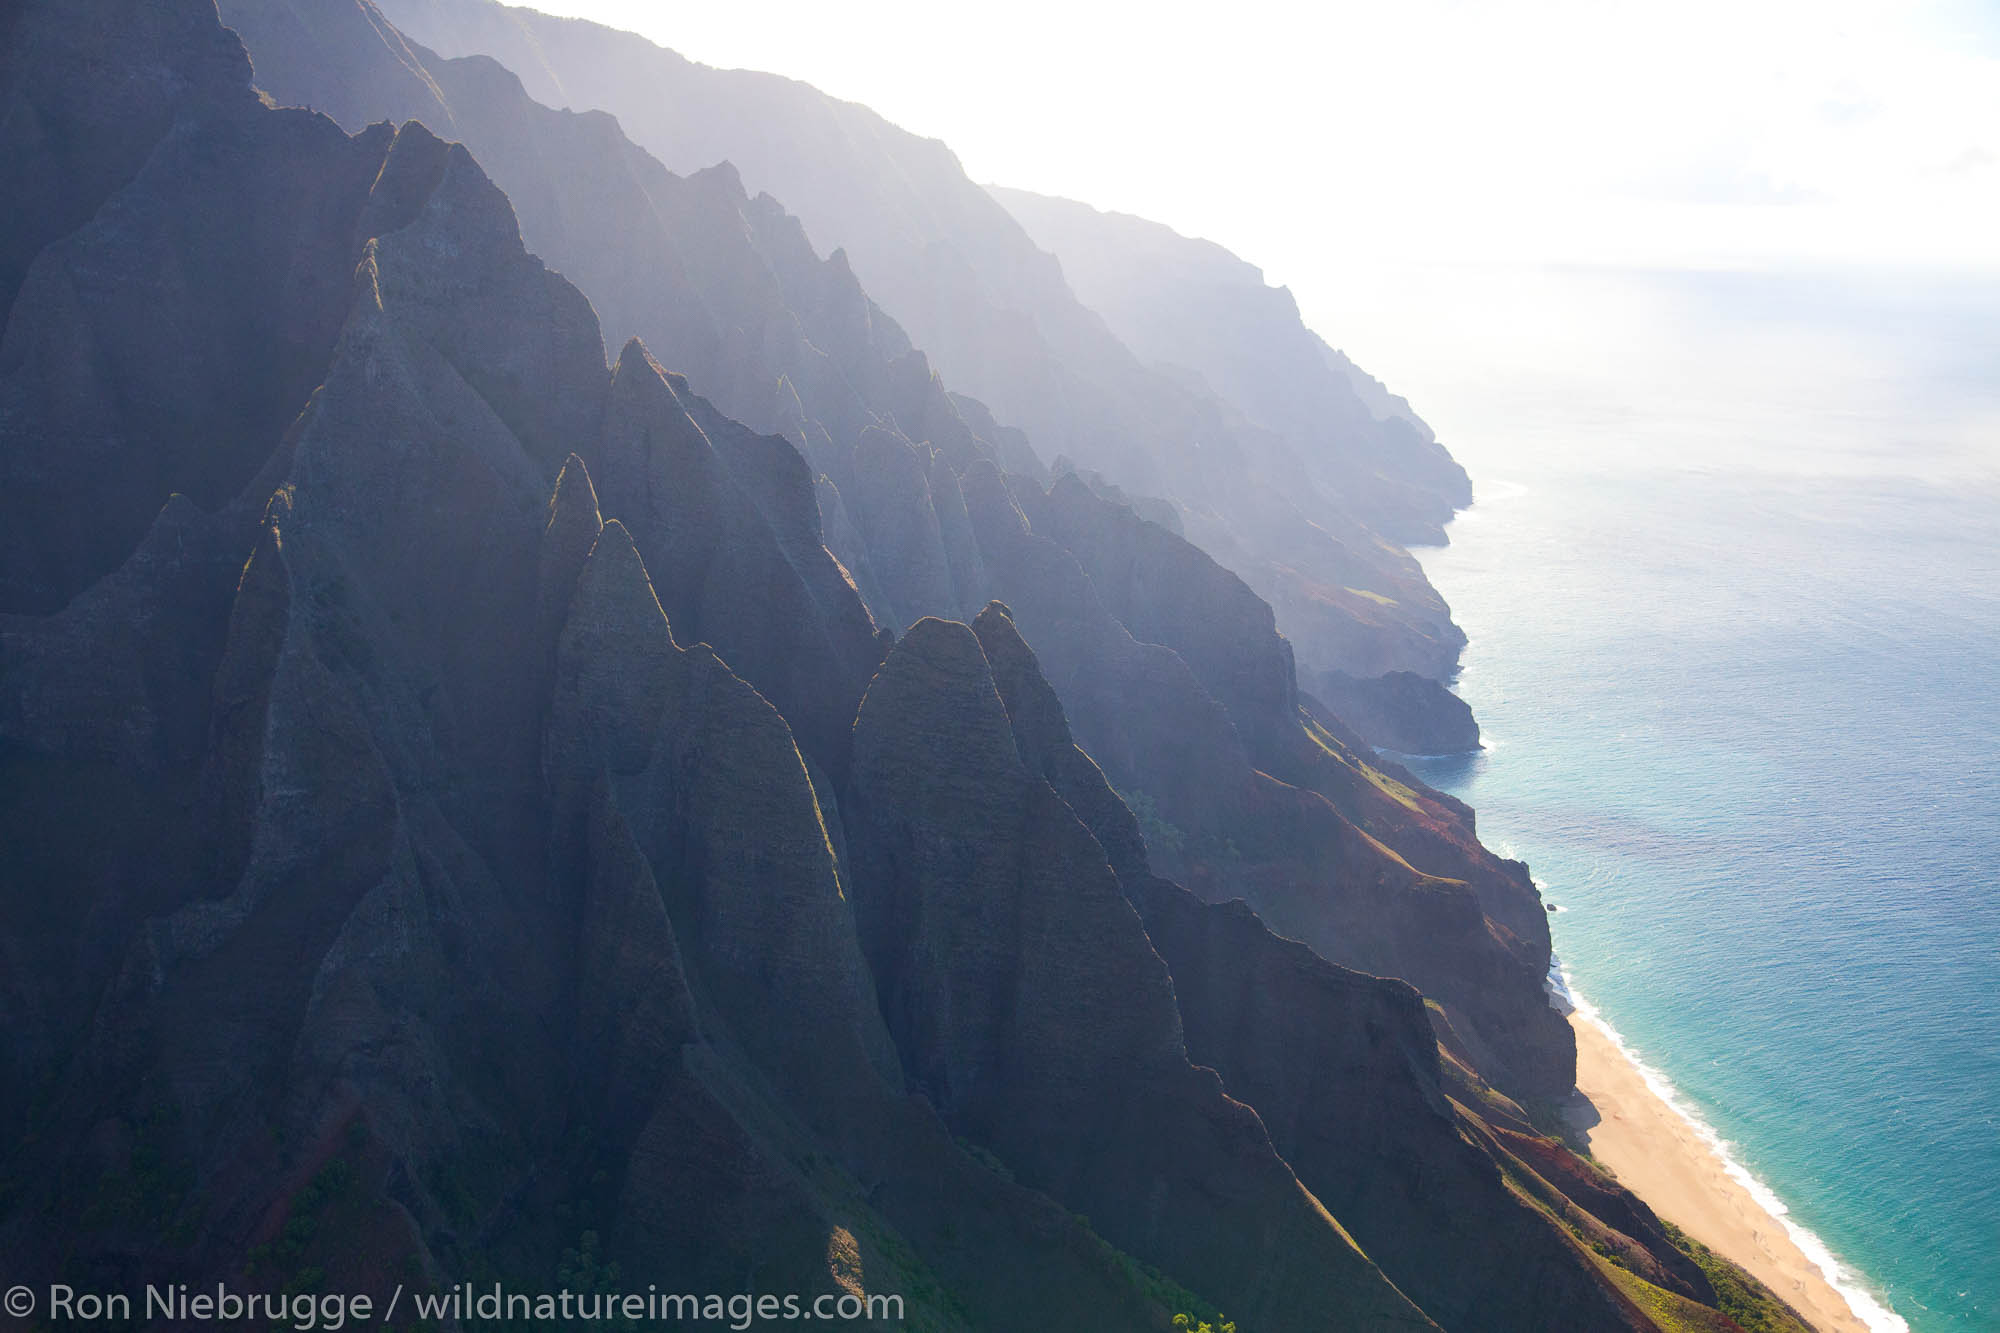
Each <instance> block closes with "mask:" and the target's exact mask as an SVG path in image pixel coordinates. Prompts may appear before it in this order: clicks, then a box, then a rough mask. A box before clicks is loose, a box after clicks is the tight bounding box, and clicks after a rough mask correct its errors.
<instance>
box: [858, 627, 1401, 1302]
mask: <svg viewBox="0 0 2000 1333" xmlns="http://www.w3.org/2000/svg"><path fill="white" fill-rule="evenodd" d="M844 810H845V812H846V816H847V824H848V836H849V839H850V842H851V845H852V846H853V848H854V851H855V876H854V882H855V885H856V892H857V899H856V903H855V910H856V917H857V920H858V921H859V923H860V925H861V929H862V935H863V941H864V945H865V947H866V948H867V951H868V954H869V961H870V964H871V966H872V967H873V970H874V974H875V978H876V985H877V988H878V992H879V994H880V996H881V1000H882V1009H883V1013H884V1016H885V1017H886V1019H887V1020H888V1023H889V1027H890V1031H891V1033H892V1034H893V1035H894V1036H895V1038H896V1040H897V1044H898V1046H899V1048H900V1049H901V1051H902V1053H903V1059H904V1063H905V1066H906V1068H907V1069H908V1071H909V1073H910V1077H911V1079H912V1080H913V1082H914V1084H915V1085H916V1086H917V1087H918V1088H920V1089H922V1090H923V1091H924V1092H925V1093H926V1094H927V1095H928V1096H929V1097H930V1099H931V1100H932V1101H933V1103H934V1104H936V1105H937V1107H938V1108H939V1111H940V1113H941V1114H942V1115H943V1116H944V1117H945V1120H946V1122H947V1123H948V1124H950V1125H951V1126H952V1127H953V1128H954V1130H957V1131H960V1132H963V1133H965V1134H967V1135H969V1136H970V1137H972V1138H974V1139H975V1140H977V1141H979V1142H981V1143H984V1144H986V1145H988V1146H989V1147H991V1148H992V1150H993V1151H994V1152H996V1153H997V1154H998V1155H999V1156H1000V1157H1001V1158H1002V1159H1003V1160H1005V1161H1006V1162H1008V1163H1009V1164H1010V1165H1012V1166H1013V1167H1014V1169H1015V1171H1016V1172H1017V1173H1018V1174H1019V1175H1020V1177H1021V1179H1022V1181H1023V1182H1024V1183H1027V1184H1032V1185H1034V1186H1036V1187H1037V1188H1040V1189H1043V1190H1045V1191H1047V1192H1048V1193H1050V1194H1052V1195H1054V1196H1055V1197H1056V1198H1058V1199H1060V1200H1062V1201H1063V1202H1064V1203H1065V1204H1067V1205H1068V1206H1070V1207H1071V1208H1074V1209H1076V1210H1078V1211H1081V1212H1087V1213H1088V1215H1089V1216H1090V1217H1091V1218H1092V1219H1093V1224H1094V1225H1095V1226H1096V1227H1097V1228H1098V1229H1099V1230H1101V1231H1102V1233H1103V1234H1104V1235H1105V1237H1106V1238H1107V1239H1109V1240H1110V1241H1111V1242H1112V1243H1113V1244H1115V1245H1117V1246H1119V1247H1120V1248H1121V1249H1124V1250H1127V1251H1129V1252H1131V1253H1134V1254H1137V1255H1139V1256H1140V1257H1142V1258H1144V1259H1146V1260H1148V1261H1149V1262H1151V1263H1154V1264H1156V1265H1158V1266H1159V1267H1160V1268H1162V1269H1164V1270H1166V1271H1168V1272H1173V1273H1177V1274H1182V1275H1184V1280H1185V1281H1187V1282H1188V1283H1190V1284H1191V1285H1192V1286H1194V1287H1195V1288H1196V1289H1197V1290H1200V1291H1202V1292H1203V1293H1205V1294H1207V1295H1208V1296H1209V1297H1210V1298H1211V1299H1213V1300H1216V1301H1218V1302H1220V1303H1222V1304H1223V1305H1224V1306H1225V1307H1226V1308H1228V1309H1230V1310H1233V1311H1239V1312H1241V1314H1242V1316H1243V1317H1244V1318H1246V1319H1250V1320H1255V1321H1257V1322H1258V1323H1260V1324H1263V1323H1270V1324H1283V1325H1292V1324H1297V1323H1300V1322H1301V1321H1309V1320H1311V1319H1312V1318H1314V1311H1315V1310H1318V1311H1322V1312H1323V1311H1328V1310H1333V1309H1339V1310H1341V1311H1342V1312H1343V1315H1344V1317H1348V1318H1352V1319H1353V1320H1354V1321H1355V1322H1357V1323H1359V1324H1361V1325H1363V1326H1366V1327H1383V1328H1388V1327H1402V1326H1409V1327H1420V1326H1424V1325H1426V1324H1427V1323H1428V1321H1426V1320H1425V1319H1424V1317H1423V1316H1422V1315H1421V1314H1419V1313H1418V1312H1417V1311H1416V1310H1415V1309H1414V1308H1413V1307H1411V1306H1409V1305H1408V1304H1407V1303H1406V1302H1404V1301H1403V1300H1402V1298H1401V1297H1400V1296H1399V1295H1398V1294H1397V1293H1396V1292H1395V1291H1394V1289H1393V1288H1391V1287H1389V1285H1388V1284H1387V1283H1386V1282H1384V1281H1383V1280H1382V1279H1381V1277H1380V1275H1379V1274H1378V1273H1377V1272H1376V1271H1375V1269H1374V1266H1373V1265H1372V1264H1370V1263H1369V1262H1368V1261H1367V1260H1366V1259H1365V1258H1364V1257H1363V1256H1362V1255H1361V1254H1360V1252H1359V1251H1357V1250H1356V1249H1354V1247H1353V1246H1352V1244H1351V1242H1349V1241H1348V1240H1347V1238H1346V1236H1345V1235H1344V1234H1343V1233H1342V1232H1341V1231H1340V1230H1339V1229H1338V1227H1336V1226H1335V1225H1334V1224H1333V1223H1332V1221H1331V1219H1329V1218H1328V1217H1327V1215H1326V1214H1325V1213H1324V1211H1322V1210H1321V1209H1320V1208H1319V1207H1318V1206H1317V1204H1316V1203H1315V1202H1314V1201H1313V1199H1312V1197H1311V1196H1310V1195H1309V1194H1307V1193H1306V1192H1305V1191H1304V1190H1302V1189H1300V1188H1299V1185H1298V1182H1297V1181H1296V1180H1295V1179H1294V1178H1293V1176H1292V1173H1291V1171H1290V1170H1289V1169H1288V1168H1287V1167H1286V1166H1285V1164H1284V1163H1283V1162H1282V1161H1281V1160H1279V1158H1278V1156H1277V1154H1276V1153H1274V1152H1272V1151H1271V1149H1270V1145H1269V1143H1268V1141H1267V1140H1266V1138H1265V1136H1264V1131H1263V1127H1262V1126H1261V1124H1259V1122H1258V1120H1257V1117H1256V1114H1255V1113H1254V1112H1252V1111H1250V1110H1249V1108H1247V1107H1245V1106H1242V1105H1240V1104H1237V1103H1235V1102H1232V1101H1230V1100H1229V1099H1227V1098H1226V1097H1224V1096H1223V1095H1222V1090H1221V1088H1220V1086H1218V1084H1217V1083H1216V1081H1215V1079H1214V1076H1213V1075H1212V1074H1210V1073H1208V1072H1207V1071H1203V1070H1197V1069H1194V1068H1193V1067H1191V1066H1190V1065H1189V1064H1188V1063H1187V1058H1186V1056H1185V1054H1184V1053H1183V1048H1182V1042H1181V1033H1180V1024H1179V1017H1178V1014H1177V1012H1176V1009H1175V1004H1174V992H1173V984H1172V981H1171V980H1170V978H1169V977H1168V974H1167V970H1166V968H1165V966H1164V965H1163V964H1162V963H1161V961H1160V959H1159V957H1158V956H1157V955H1156V954H1155V953H1154V952H1153V949H1152V947H1151V946H1150V944H1149V942H1148V941H1147V938H1146V934H1145V931H1144V930H1143V928H1142V927H1141V925H1140V922H1139V918H1138V916H1137V915H1136V914H1135V913H1134V912H1133V910H1132V908H1131V906H1130V904H1129V903H1127V902H1126V900H1125V898H1124V896H1123V894H1122V893H1121V892H1120V889H1119V886H1118V881H1117V878H1116V876H1115V875H1113V873H1112V871H1111V869H1110V867H1109V866H1108V865H1106V864H1105V861H1104V853H1103V851H1102V849H1101V848H1100V847H1099V845H1098V843H1097V841H1096V839H1094V838H1093V837H1091V835H1090V833H1089V832H1088V830H1086V829H1085V828H1084V826H1083V825H1082V824H1081V823H1080V822H1079V821H1078V820H1077V818H1076V816H1075V814H1074V813H1072V811H1071V810H1070V807H1069V806H1068V805H1067V804H1065V803H1064V802H1063V801H1062V799H1061V798H1060V797H1058V796H1057V795H1056V794H1055V793H1054V792H1053V791H1052V790H1051V789H1050V788H1049V786H1048V785H1047V784H1046V783H1045V782H1044V781H1042V780H1041V779H1040V777H1039V776H1037V775H1035V774H1032V773H1031V772H1030V771H1029V770H1028V769H1027V768H1026V767H1025V766H1024V765H1023V764H1022V762H1021V758H1020V755H1019V753H1018V751H1017V750H1016V747H1015V744H1014V738H1013V733H1012V730H1011V728H1010V725H1009V721H1008V715H1007V711H1006V709H1005V707H1004V706H1003V705H1002V703H1001V700H1000V696H999V693H998V692H997V690H996V688H995V685H994V681H993V676H992V673H991V671H990V670H989V668H988V666H987V662H986V658H985V654H984V652H983V651H982V650H981V648H980V645H979V641H978V639H977V638H975V637H974V635H973V633H972V631H970V630H969V629H967V628H966V627H965V626H963V625H958V624H951V623H947V622H944V621H939V620H931V619H926V620H922V621H919V622H918V623H917V624H916V625H915V626H913V627H912V628H911V630H910V632H909V634H908V635H907V636H906V637H905V638H904V639H903V640H902V641H901V642H900V643H898V644H897V646H896V648H895V650H894V651H893V652H892V653H890V655H889V658H888V660H887V661H886V662H885V663H884V664H883V667H882V672H881V674H880V675H878V676H877V677H876V679H875V682H874V683H873V684H872V685H871V686H870V687H869V691H868V696H867V698H866V699H865V700H864V701H863V702H862V705H861V712H860V716H859V717H858V718H857V719H856V722H855V742H854V778H853V790H852V792H851V794H850V795H849V798H848V800H847V801H846V803H845V805H844ZM1140 1125H1143V1126H1144V1128H1143V1129H1137V1130H1136V1132H1135V1128H1136V1127H1137V1126H1140ZM1280 1273H1282V1274H1283V1275H1284V1276H1283V1277H1282V1278H1279V1277H1278V1274H1280ZM1274 1278H1275V1279H1277V1280H1276V1281H1275V1282H1274V1281H1273V1279H1274Z"/></svg>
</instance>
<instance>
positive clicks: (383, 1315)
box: [5, 1282, 903, 1333]
mask: <svg viewBox="0 0 2000 1333" xmlns="http://www.w3.org/2000/svg"><path fill="white" fill-rule="evenodd" d="M5 1304H6V1311H7V1313H8V1314H10V1315H14V1316H15V1317H17V1318H23V1319H25V1318H27V1317H28V1316H30V1315H33V1314H36V1313H38V1311H37V1309H36V1307H37V1305H39V1306H40V1307H41V1308H40V1311H39V1313H41V1314H42V1315H43V1318H44V1319H45V1320H46V1321H47V1322H49V1323H52V1324H53V1323H83V1324H94V1323H100V1322H103V1323H108V1322H114V1321H115V1322H119V1323H124V1322H127V1321H130V1320H132V1319H133V1318H135V1317H136V1318H141V1319H147V1320H155V1321H159V1320H165V1321H169V1322H187V1323H254V1324H258V1325H280V1326H283V1327H287V1328H293V1329H297V1330H300V1333H313V1331H315V1330H329V1331H330V1330H337V1329H341V1328H345V1327H346V1326H347V1325H348V1324H350V1323H354V1324H367V1323H384V1324H386V1323H387V1322H388V1321H389V1320H391V1319H393V1318H395V1316H396V1313H397V1309H398V1307H400V1308H401V1310H402V1313H403V1317H404V1318H405V1319H414V1320H419V1321H423V1322H426V1323H429V1322H434V1321H440V1320H456V1321H458V1322H460V1323H480V1322H486V1321H491V1320H500V1319H507V1320H530V1321H548V1322H555V1321H558V1320H560V1321H563V1322H570V1321H578V1322H586V1323H587V1322H593V1321H598V1320H603V1321H610V1320H619V1321H624V1322H627V1323H636V1322H638V1321H641V1320H646V1321H657V1322H672V1323H682V1322H704V1323H723V1324H726V1325H727V1326H728V1327H730V1328H731V1329H737V1330H741V1329H747V1328H749V1327H750V1326H751V1325H752V1324H754V1323H757V1322H758V1321H770V1322H793V1321H801V1320H815V1319H843V1320H847V1321H849V1322H854V1321H866V1322H874V1321H876V1320H880V1321H882V1322H885V1323H900V1322H901V1321H902V1319H903V1298H902V1297H901V1296H899V1295H895V1294H879V1293H876V1294H866V1295H864V1294H861V1293H857V1292H852V1291H841V1292H828V1293H823V1294H821V1295H817V1296H800V1295H798V1294H796V1293H790V1294H786V1295H775V1294H771V1293H766V1294H764V1295H754V1294H751V1293H747V1292H736V1293H733V1294H731V1295H727V1296H724V1295H714V1294H711V1295H707V1296H695V1295H689V1294H687V1293H685V1292H663V1291H661V1290H659V1289H658V1288H657V1287H651V1286H649V1287H648V1288H647V1289H646V1290H645V1291H644V1292H574V1291H556V1292H539V1293H532V1294H531V1293H527V1292H519V1291H507V1290H505V1289H504V1288H502V1287H501V1286H500V1285H498V1284H497V1283H496V1284H495V1285H493V1286H491V1287H487V1288H478V1289H476V1288H474V1286H473V1285H472V1284H471V1283H469V1282H468V1283H464V1284H462V1285H459V1286H456V1287H452V1288H450V1289H449V1290H447V1291H443V1292H435V1291H424V1292H408V1293H406V1292H405V1290H404V1288H403V1287H401V1286H398V1287H397V1288H396V1289H395V1291H394V1292H392V1293H391V1294H390V1296H389V1298H388V1300H387V1301H386V1302H381V1303H379V1304H378V1302H377V1301H376V1299H375V1298H374V1297H373V1296H369V1295H347V1294H322V1293H308V1292H247V1291H236V1290H234V1289H232V1288H231V1287H229V1286H228V1285H227V1284H226V1283H217V1284H216V1285H215V1286H214V1287H213V1288H207V1287H202V1288H196V1287H191V1286H189V1285H188V1284H186V1283H184V1282H183V1283H171V1284H168V1285H165V1286H148V1287H146V1288H145V1289H144V1290H143V1292H142V1293H140V1295H139V1297H138V1299H137V1300H134V1299H133V1297H132V1295H130V1294H128V1293H124V1292H101V1291H79V1290H78V1289H76V1288H75V1287H70V1286H65V1285H63V1284H61V1283H54V1284H51V1285H50V1287H49V1288H48V1291H47V1293H46V1300H44V1301H38V1300H37V1299H36V1293H35V1291H34V1290H33V1289H32V1288H29V1287H14V1288H12V1289H10V1290H9V1291H8V1292H7V1294H6V1298H5Z"/></svg>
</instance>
